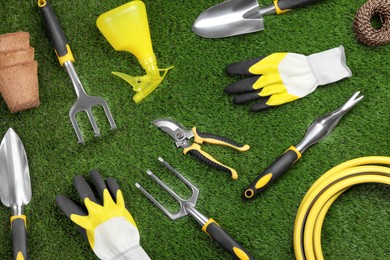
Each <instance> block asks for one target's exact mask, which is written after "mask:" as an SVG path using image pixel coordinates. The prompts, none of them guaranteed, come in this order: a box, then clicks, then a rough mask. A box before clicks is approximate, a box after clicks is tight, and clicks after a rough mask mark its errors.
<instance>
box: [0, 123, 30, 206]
mask: <svg viewBox="0 0 390 260" xmlns="http://www.w3.org/2000/svg"><path fill="white" fill-rule="evenodd" d="M0 197H1V202H2V203H3V204H4V206H6V207H11V208H17V207H22V206H24V205H27V204H28V203H29V202H30V200H31V184H30V171H29V168H28V162H27V156H26V151H25V149H24V146H23V143H22V141H21V140H20V138H19V136H18V135H17V134H16V132H15V131H14V130H13V129H12V128H9V129H8V131H7V133H6V134H5V136H4V138H3V140H2V141H1V144H0Z"/></svg>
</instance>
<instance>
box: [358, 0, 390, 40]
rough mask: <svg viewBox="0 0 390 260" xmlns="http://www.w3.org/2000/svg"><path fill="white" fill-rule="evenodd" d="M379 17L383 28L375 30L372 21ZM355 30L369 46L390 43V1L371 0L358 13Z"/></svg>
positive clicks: (360, 38)
mask: <svg viewBox="0 0 390 260" xmlns="http://www.w3.org/2000/svg"><path fill="white" fill-rule="evenodd" d="M374 16H378V17H379V20H380V22H381V27H380V28H378V29H375V28H373V26H372V25H371V19H372V18H373V17H374ZM353 25H354V30H355V33H356V36H357V38H358V39H359V40H360V41H361V42H362V43H364V44H366V45H369V46H380V45H384V44H386V43H389V42H390V0H369V1H367V2H366V3H365V4H364V5H363V6H362V7H361V8H360V9H359V10H358V11H357V13H356V16H355V20H354V24H353Z"/></svg>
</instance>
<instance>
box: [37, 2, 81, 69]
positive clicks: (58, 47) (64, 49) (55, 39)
mask: <svg viewBox="0 0 390 260" xmlns="http://www.w3.org/2000/svg"><path fill="white" fill-rule="evenodd" d="M38 6H39V7H40V9H41V11H42V16H43V21H44V23H45V26H46V29H47V33H48V35H49V38H50V40H51V42H52V44H53V47H54V50H55V52H56V55H57V57H58V60H59V62H60V64H61V66H62V65H63V64H64V63H65V62H66V61H72V62H74V58H73V54H72V51H71V50H70V47H69V44H68V41H67V40H66V37H65V34H64V32H63V31H62V28H61V26H60V23H59V22H58V19H57V16H56V14H55V13H54V10H53V8H52V7H51V5H50V4H49V3H48V2H47V1H46V0H38Z"/></svg>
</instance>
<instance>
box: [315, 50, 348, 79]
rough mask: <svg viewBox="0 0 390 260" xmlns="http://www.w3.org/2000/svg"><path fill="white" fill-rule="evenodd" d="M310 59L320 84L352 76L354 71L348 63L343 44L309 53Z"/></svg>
mask: <svg viewBox="0 0 390 260" xmlns="http://www.w3.org/2000/svg"><path fill="white" fill-rule="evenodd" d="M308 59H309V63H310V66H311V68H312V70H313V73H314V76H315V77H316V79H317V84H318V85H326V84H329V83H332V82H336V81H339V80H341V79H343V78H347V77H351V76H352V72H351V70H350V69H349V68H348V66H347V64H346V58H345V52H344V47H343V46H342V45H340V46H339V47H337V48H333V49H330V50H326V51H323V52H319V53H315V54H312V55H309V56H308Z"/></svg>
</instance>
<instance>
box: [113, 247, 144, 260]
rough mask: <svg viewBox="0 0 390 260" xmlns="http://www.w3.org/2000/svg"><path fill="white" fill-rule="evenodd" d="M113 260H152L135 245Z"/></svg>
mask: <svg viewBox="0 0 390 260" xmlns="http://www.w3.org/2000/svg"><path fill="white" fill-rule="evenodd" d="M112 260H150V257H149V256H148V254H147V253H146V252H145V250H144V249H143V248H142V247H141V246H140V245H135V246H133V247H131V248H129V249H127V250H125V251H123V252H122V253H120V254H119V255H117V256H115V257H114V258H113V259H112Z"/></svg>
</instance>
